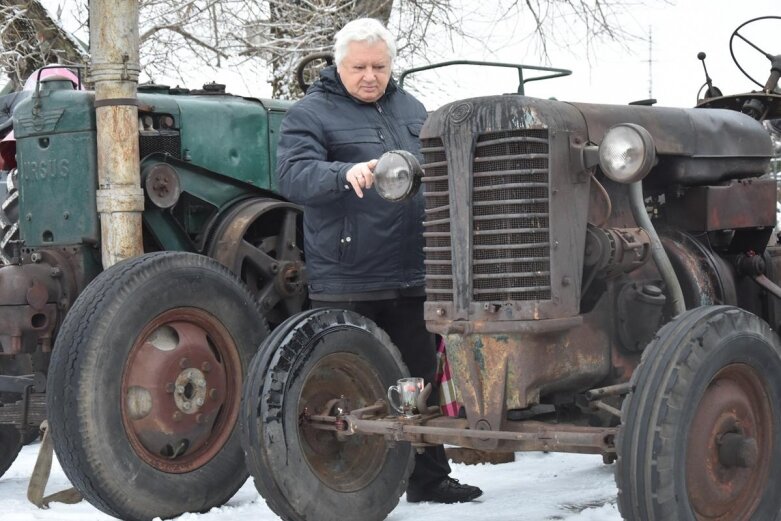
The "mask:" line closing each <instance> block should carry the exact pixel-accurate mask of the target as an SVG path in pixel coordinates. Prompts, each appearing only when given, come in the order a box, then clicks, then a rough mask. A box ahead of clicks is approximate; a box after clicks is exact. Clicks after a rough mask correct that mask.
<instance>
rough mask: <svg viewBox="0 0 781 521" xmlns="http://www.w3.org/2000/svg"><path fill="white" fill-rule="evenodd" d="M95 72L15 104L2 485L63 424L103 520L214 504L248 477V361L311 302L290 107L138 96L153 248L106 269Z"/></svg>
mask: <svg viewBox="0 0 781 521" xmlns="http://www.w3.org/2000/svg"><path fill="white" fill-rule="evenodd" d="M52 71H54V72H55V73H56V74H49V72H52ZM63 74H65V76H63ZM93 74H94V71H93ZM82 76H83V73H82V71H80V70H78V69H75V68H72V69H71V70H70V72H67V73H64V72H63V67H62V66H53V67H51V68H45V69H43V70H42V71H39V72H38V73H36V75H35V77H33V78H31V85H32V88H31V90H28V91H24V92H21V93H15V94H10V95H9V96H8V97H7V98H5V101H7V102H8V103H9V104H10V103H11V102H13V118H12V120H11V121H12V123H13V137H14V138H15V141H8V140H6V141H5V142H4V143H3V146H4V147H11V148H15V151H14V150H11V153H10V154H7V155H5V157H7V158H10V159H11V160H10V161H7V162H4V167H3V169H4V170H6V172H5V179H4V182H5V186H6V187H7V191H6V194H5V197H4V202H3V205H2V209H3V214H2V216H3V217H4V218H5V219H4V220H3V219H0V220H3V223H2V228H3V229H2V236H3V237H2V238H3V241H2V246H1V248H2V253H3V256H4V261H3V263H2V266H1V267H0V346H1V347H0V373H1V375H0V400H2V406H0V474H2V473H4V472H5V471H6V470H7V469H8V468H9V466H10V465H11V463H12V462H13V461H14V460H15V458H16V456H17V454H18V452H19V450H20V447H21V445H22V444H23V443H24V442H26V441H29V440H31V439H33V438H35V437H36V436H37V434H38V429H39V425H41V423H42V421H43V420H44V419H48V425H49V430H50V434H51V438H52V440H53V444H54V447H55V449H56V452H57V455H58V458H59V461H60V463H61V465H62V467H63V469H64V471H65V473H66V475H67V476H68V477H69V479H70V480H71V481H72V482H73V484H74V485H75V487H76V489H77V490H78V491H79V493H80V494H81V495H82V496H84V497H85V498H86V499H88V500H89V501H90V502H92V504H94V505H95V506H96V507H98V508H100V509H101V510H103V511H104V512H106V513H108V514H110V515H113V516H116V517H118V518H121V519H152V518H154V517H157V516H163V517H172V516H175V515H178V514H180V513H182V512H188V511H196V512H197V511H204V510H208V509H209V508H212V507H214V506H218V505H221V504H223V503H224V502H225V501H227V500H228V499H229V498H230V497H231V496H232V495H233V494H234V493H235V492H236V490H237V489H238V488H239V487H240V486H241V485H242V484H243V483H244V481H245V480H246V477H247V475H248V473H247V470H246V465H245V463H244V453H243V451H242V448H241V446H240V442H239V434H238V431H237V429H236V428H235V425H236V422H237V418H238V417H239V404H240V399H241V390H242V382H243V374H244V371H245V369H246V367H247V364H248V363H249V360H250V358H251V357H252V355H253V354H254V352H255V351H256V350H257V347H258V345H259V344H260V343H261V341H262V340H263V339H264V338H265V336H266V335H267V334H268V332H269V329H270V328H271V327H274V326H275V325H277V324H279V323H281V322H282V321H283V320H284V319H285V318H286V317H287V316H289V315H292V314H294V313H296V312H299V311H301V309H302V308H303V307H304V306H305V303H306V298H307V295H306V275H305V268H304V259H303V253H302V250H301V246H300V245H301V244H302V241H301V223H300V209H299V208H298V207H297V206H296V205H294V204H292V203H290V202H288V201H286V200H284V199H283V198H282V197H281V196H280V195H278V194H277V192H276V181H275V177H274V169H275V162H276V161H275V157H276V153H275V150H276V143H277V135H278V129H279V125H280V122H281V120H282V117H283V116H284V114H285V111H286V109H287V107H288V106H289V105H290V102H283V101H277V100H270V99H264V100H260V99H253V98H245V97H240V96H234V95H231V94H228V93H226V91H225V87H224V85H220V84H216V83H209V84H207V85H204V87H203V88H202V89H193V90H188V89H183V88H170V87H167V86H163V85H154V84H148V85H140V86H138V95H137V98H134V99H133V100H132V102H133V103H135V104H136V105H137V109H138V130H137V132H136V131H133V133H131V134H129V138H130V139H131V140H133V141H134V142H135V143H134V145H136V146H137V149H136V150H137V151H138V152H137V154H138V155H137V157H136V159H137V160H138V161H140V167H139V171H138V172H137V174H138V175H140V186H137V187H136V189H137V190H138V191H139V192H140V191H141V190H143V213H142V214H141V219H140V220H141V223H142V224H141V226H142V240H143V244H142V246H143V252H144V255H142V256H139V257H136V258H133V259H131V260H128V261H126V262H120V263H118V264H115V265H114V266H112V267H111V268H109V269H104V267H107V266H105V264H104V263H103V262H102V256H103V253H104V248H105V240H104V237H102V234H101V230H102V229H105V222H104V221H103V219H102V216H101V215H102V214H100V213H99V212H100V211H101V209H100V207H101V205H105V201H102V200H101V193H102V192H103V191H104V190H103V189H104V188H105V187H104V186H103V185H102V182H101V181H100V176H99V175H98V155H99V153H100V152H99V150H98V137H97V132H96V127H97V125H98V121H97V120H98V116H97V112H98V110H99V107H100V105H101V103H103V104H104V105H105V103H106V102H105V100H102V101H101V100H97V99H96V92H95V91H93V90H86V89H85V88H83V85H82V83H83V79H84V78H82ZM69 78H70V79H69ZM74 78H75V79H74ZM71 79H73V81H71ZM124 103H130V102H128V101H124ZM4 150H5V151H8V148H4ZM14 152H15V154H14ZM125 203H126V201H124V200H122V198H121V197H120V198H119V199H118V204H119V205H120V206H121V205H122V204H125ZM44 444H45V442H44ZM49 457H51V455H49ZM139 498H143V499H139Z"/></svg>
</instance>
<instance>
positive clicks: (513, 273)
mask: <svg viewBox="0 0 781 521" xmlns="http://www.w3.org/2000/svg"><path fill="white" fill-rule="evenodd" d="M548 147H549V137H548V130H547V129H514V130H506V131H498V132H487V133H483V134H481V135H479V136H477V140H476V143H475V150H474V156H473V157H472V200H471V201H470V203H471V204H470V207H471V215H472V223H471V225H472V232H471V233H472V237H471V241H472V242H471V245H472V258H471V259H470V261H471V276H472V301H475V302H486V301H500V302H504V301H510V300H517V301H533V300H550V298H551V272H550V266H551V262H550V248H551V237H550V184H549V149H548ZM421 152H422V154H423V159H424V165H423V169H424V172H425V173H424V176H423V183H424V186H425V202H426V209H425V221H424V223H423V225H424V234H423V236H424V238H425V241H426V245H425V248H424V252H425V255H426V260H425V264H426V293H427V297H428V300H429V301H434V302H448V301H451V302H452V301H453V297H454V294H453V268H452V262H453V251H452V248H453V244H452V243H451V233H450V230H451V214H450V209H451V205H450V199H449V198H450V185H449V171H448V162H447V156H446V154H445V147H444V143H443V141H442V139H440V138H428V139H424V140H423V141H422V149H421Z"/></svg>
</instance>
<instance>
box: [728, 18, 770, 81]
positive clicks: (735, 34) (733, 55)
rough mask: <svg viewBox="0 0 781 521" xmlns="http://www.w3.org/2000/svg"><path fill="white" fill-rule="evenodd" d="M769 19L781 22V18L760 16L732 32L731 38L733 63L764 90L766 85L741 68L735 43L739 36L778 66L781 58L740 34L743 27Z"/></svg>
mask: <svg viewBox="0 0 781 521" xmlns="http://www.w3.org/2000/svg"><path fill="white" fill-rule="evenodd" d="M769 19H774V20H781V16H760V17H758V18H754V19H751V20H749V21H747V22H743V23H742V24H741V25H739V26H738V28H737V29H735V30H734V31H733V32H732V36H730V37H729V53H730V55H731V56H732V61H734V62H735V65H737V67H738V69H740V72H742V73H743V74H744V75H745V76H746V77H747V78H748V79H750V80H751V81H753V82H754V83H756V84H757V85H759V86H760V87H762V88H763V89H764V88H765V87H766V85H764V84H762V83H760V82H758V81H757V80H755V79H754V78H753V77H752V76H751V75H750V74H749V73H748V72H746V71H745V69H743V67H741V66H740V63H739V62H738V59H737V58H736V57H735V50H734V48H733V42H734V41H735V37H736V36H737V37H738V38H740V39H741V40H743V41H744V42H746V43H747V44H748V45H749V46H751V47H752V48H754V49H755V50H756V51H757V52H759V53H761V54H762V55H763V56H764V57H765V58H767V59H768V60H769V61H770V63H771V65H773V66H777V65H778V62H779V61H781V56H774V55H772V54H770V53H769V52H766V51H764V50H762V49H760V48H759V46H757V45H756V44H754V42H752V41H751V40H749V39H748V38H746V37H745V36H743V35H742V34H740V33H739V32H738V31H740V30H741V29H742V28H743V27H745V26H747V25H748V24H751V23H754V22H757V21H759V20H769ZM771 74H772V72H771ZM773 87H774V86H773Z"/></svg>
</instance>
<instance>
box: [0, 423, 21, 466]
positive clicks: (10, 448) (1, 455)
mask: <svg viewBox="0 0 781 521" xmlns="http://www.w3.org/2000/svg"><path fill="white" fill-rule="evenodd" d="M22 445H23V443H22V439H21V437H20V436H19V429H17V428H16V427H15V426H14V425H0V476H2V475H3V474H5V473H6V471H8V469H9V468H11V465H13V463H14V461H16V457H17V456H18V455H19V451H20V450H22Z"/></svg>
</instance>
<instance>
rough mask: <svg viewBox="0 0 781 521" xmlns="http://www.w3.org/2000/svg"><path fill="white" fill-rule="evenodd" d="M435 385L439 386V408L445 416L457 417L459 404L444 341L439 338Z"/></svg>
mask: <svg viewBox="0 0 781 521" xmlns="http://www.w3.org/2000/svg"><path fill="white" fill-rule="evenodd" d="M436 378H437V384H439V406H440V408H441V409H442V414H444V415H445V416H458V411H459V409H460V408H461V404H460V403H459V402H458V397H457V396H456V386H455V383H454V382H453V378H452V374H451V373H450V364H449V363H448V361H447V352H446V350H445V340H444V339H443V338H441V337H440V338H439V345H438V346H437V377H436Z"/></svg>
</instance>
